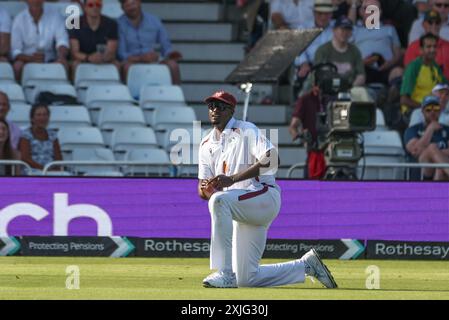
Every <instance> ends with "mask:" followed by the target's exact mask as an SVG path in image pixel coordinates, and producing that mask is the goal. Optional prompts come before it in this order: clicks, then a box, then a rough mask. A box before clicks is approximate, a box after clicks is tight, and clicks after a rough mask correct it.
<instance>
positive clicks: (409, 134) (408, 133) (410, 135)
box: [404, 125, 418, 146]
mask: <svg viewBox="0 0 449 320" xmlns="http://www.w3.org/2000/svg"><path fill="white" fill-rule="evenodd" d="M414 138H418V127H417V126H416V125H415V126H411V127H410V128H407V130H405V133H404V146H407V144H408V143H409V142H410V140H412V139H414Z"/></svg>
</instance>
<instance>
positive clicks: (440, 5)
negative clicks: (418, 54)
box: [408, 0, 449, 44]
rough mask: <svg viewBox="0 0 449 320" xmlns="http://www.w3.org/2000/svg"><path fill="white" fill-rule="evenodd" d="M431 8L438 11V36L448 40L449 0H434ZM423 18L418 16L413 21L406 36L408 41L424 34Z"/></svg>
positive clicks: (410, 41)
mask: <svg viewBox="0 0 449 320" xmlns="http://www.w3.org/2000/svg"><path fill="white" fill-rule="evenodd" d="M432 10H434V11H436V12H438V13H439V14H440V17H441V29H440V38H443V39H444V40H447V41H449V21H448V16H449V0H434V2H433V5H432ZM423 20H424V19H423V18H418V19H416V20H415V22H413V25H412V28H411V30H410V33H409V36H408V43H409V44H411V43H412V42H413V41H416V40H418V39H419V37H421V36H422V35H423V34H425V33H426V32H425V30H424V27H423V23H422V22H423Z"/></svg>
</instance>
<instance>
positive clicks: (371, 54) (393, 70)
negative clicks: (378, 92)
mask: <svg viewBox="0 0 449 320" xmlns="http://www.w3.org/2000/svg"><path fill="white" fill-rule="evenodd" d="M369 6H376V7H378V8H379V10H380V12H382V7H381V4H380V1H379V0H364V1H363V2H362V6H361V7H360V11H359V14H360V16H361V17H362V20H359V21H358V22H357V26H356V27H355V30H354V44H355V45H356V46H357V48H358V49H359V50H360V52H361V54H362V57H363V62H364V65H365V73H366V82H367V83H373V82H380V83H383V84H385V85H393V84H394V83H398V82H400V78H401V77H402V73H403V69H402V67H401V66H400V65H401V63H402V52H401V42H400V41H399V36H398V34H397V32H396V29H395V28H394V27H392V26H389V25H384V24H383V23H380V28H379V29H368V28H366V21H367V19H369V17H370V14H369V13H366V9H367V8H368V7H369ZM398 79H399V81H398ZM399 86H400V85H398V87H399Z"/></svg>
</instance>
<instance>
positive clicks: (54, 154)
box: [19, 104, 62, 170]
mask: <svg viewBox="0 0 449 320" xmlns="http://www.w3.org/2000/svg"><path fill="white" fill-rule="evenodd" d="M49 121H50V109H49V108H48V106H47V105H42V104H36V105H34V106H33V107H32V108H31V111H30V122H31V126H30V127H29V128H28V129H26V130H24V131H23V133H22V137H21V138H20V142H19V150H20V154H21V157H22V160H23V161H25V162H26V163H28V164H29V165H30V166H31V167H32V168H33V169H37V170H42V169H43V168H44V167H45V165H46V164H48V163H49V162H52V161H58V160H62V155H61V149H60V146H59V142H58V138H57V134H56V132H55V131H53V130H48V129H47V126H48V123H49Z"/></svg>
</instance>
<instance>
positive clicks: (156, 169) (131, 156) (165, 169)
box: [123, 148, 172, 176]
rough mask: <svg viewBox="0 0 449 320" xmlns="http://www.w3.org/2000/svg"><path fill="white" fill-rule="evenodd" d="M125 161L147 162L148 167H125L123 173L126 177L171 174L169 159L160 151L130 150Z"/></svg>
mask: <svg viewBox="0 0 449 320" xmlns="http://www.w3.org/2000/svg"><path fill="white" fill-rule="evenodd" d="M125 160H126V161H136V162H147V163H148V165H136V166H125V167H124V168H123V172H124V174H125V175H127V176H132V175H158V176H168V175H170V174H171V171H170V166H171V165H172V164H171V163H170V159H169V157H168V155H167V153H166V152H165V151H164V150H162V149H154V148H150V149H132V150H129V151H128V152H126V155H125Z"/></svg>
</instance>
